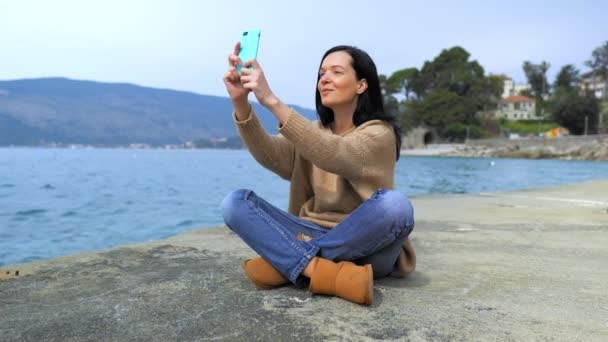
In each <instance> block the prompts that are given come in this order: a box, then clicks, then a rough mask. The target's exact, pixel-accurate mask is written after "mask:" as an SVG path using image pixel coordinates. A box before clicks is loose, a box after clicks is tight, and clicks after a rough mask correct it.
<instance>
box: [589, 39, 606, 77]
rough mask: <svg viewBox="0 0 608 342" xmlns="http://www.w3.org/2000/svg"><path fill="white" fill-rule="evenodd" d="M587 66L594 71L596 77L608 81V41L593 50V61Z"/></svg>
mask: <svg viewBox="0 0 608 342" xmlns="http://www.w3.org/2000/svg"><path fill="white" fill-rule="evenodd" d="M585 64H586V65H587V66H588V67H590V68H591V69H592V71H593V74H594V75H596V76H599V77H601V78H602V79H604V80H606V79H608V41H606V42H605V43H604V45H602V46H600V47H598V48H596V49H595V50H593V52H592V53H591V59H590V60H588V61H587V62H585Z"/></svg>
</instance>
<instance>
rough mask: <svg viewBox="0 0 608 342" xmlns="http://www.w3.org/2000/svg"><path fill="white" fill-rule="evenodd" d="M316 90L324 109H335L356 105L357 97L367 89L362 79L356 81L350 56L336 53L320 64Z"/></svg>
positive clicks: (343, 52)
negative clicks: (345, 105)
mask: <svg viewBox="0 0 608 342" xmlns="http://www.w3.org/2000/svg"><path fill="white" fill-rule="evenodd" d="M317 89H318V90H319V94H320V95H321V103H323V105H324V106H325V107H328V108H335V107H337V106H340V105H344V104H353V103H356V102H355V99H356V98H357V96H358V95H359V94H362V93H363V92H364V91H365V90H366V89H367V82H366V81H365V80H364V79H362V80H357V74H356V72H355V69H353V66H352V57H351V56H350V54H348V52H345V51H336V52H332V53H330V54H329V55H327V56H326V57H325V59H324V60H323V62H322V63H321V69H320V70H319V83H318V84H317Z"/></svg>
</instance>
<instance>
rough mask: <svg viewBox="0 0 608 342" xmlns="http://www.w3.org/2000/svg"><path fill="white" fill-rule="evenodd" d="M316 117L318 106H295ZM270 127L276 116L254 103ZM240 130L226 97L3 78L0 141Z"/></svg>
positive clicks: (216, 135) (193, 137)
mask: <svg viewBox="0 0 608 342" xmlns="http://www.w3.org/2000/svg"><path fill="white" fill-rule="evenodd" d="M292 107H293V108H294V109H296V110H298V111H299V112H300V113H301V114H302V115H304V116H306V117H307V118H309V119H311V120H316V119H317V115H316V112H315V111H313V110H310V109H305V108H301V107H298V106H292ZM254 109H255V110H256V112H257V113H258V116H259V117H260V120H261V122H262V124H263V125H264V127H265V128H266V130H268V132H270V133H272V134H274V133H276V126H277V123H278V122H277V119H276V118H275V117H274V115H272V113H270V112H269V111H267V110H266V109H264V108H263V107H261V106H260V105H258V104H257V103H256V104H254ZM236 136H238V133H237V131H236V128H235V125H234V122H233V120H232V105H231V104H230V100H229V99H228V97H219V96H208V95H200V94H195V93H191V92H183V91H175V90H168V89H156V88H147V87H141V86H137V85H133V84H127V83H101V82H93V81H78V80H71V79H67V78H40V79H23V80H14V81H0V145H47V144H52V143H59V144H87V145H127V144H134V143H140V144H148V145H165V144H183V143H185V142H188V141H197V140H198V141H222V140H225V139H226V138H228V139H229V140H234V137H236Z"/></svg>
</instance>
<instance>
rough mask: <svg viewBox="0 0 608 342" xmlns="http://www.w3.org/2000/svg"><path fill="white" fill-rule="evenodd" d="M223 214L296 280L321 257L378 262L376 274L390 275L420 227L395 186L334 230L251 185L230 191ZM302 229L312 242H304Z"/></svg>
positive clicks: (380, 191) (379, 193)
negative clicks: (277, 202) (282, 206)
mask: <svg viewBox="0 0 608 342" xmlns="http://www.w3.org/2000/svg"><path fill="white" fill-rule="evenodd" d="M222 212H223V215H224V222H225V223H226V225H227V226H228V227H229V228H230V229H231V230H232V231H234V232H235V233H236V234H237V235H238V236H239V237H240V238H241V239H243V241H245V243H246V244H247V245H249V247H251V248H252V249H253V250H255V251H256V252H257V253H258V254H259V255H260V256H262V257H263V258H264V259H265V260H266V261H268V262H269V263H270V264H271V265H273V266H274V267H275V268H276V269H277V270H278V271H279V272H281V273H282V274H283V275H284V276H285V277H286V278H288V279H289V280H290V281H291V282H292V283H294V284H296V283H297V281H298V277H299V276H300V273H302V271H303V270H304V268H306V266H307V265H308V263H309V262H310V261H311V260H312V258H313V257H315V256H320V257H322V258H325V259H329V260H333V261H353V262H355V263H357V264H359V265H365V264H372V268H373V270H374V277H375V278H380V277H384V276H386V275H388V274H389V273H390V272H391V271H393V267H394V265H395V262H396V261H397V257H398V256H399V253H400V250H401V245H402V244H403V242H404V241H405V240H406V239H407V237H408V235H409V234H410V232H411V231H412V229H413V228H414V209H413V208H412V204H411V203H410V201H409V199H408V198H407V197H406V196H405V195H402V194H401V193H399V192H398V191H395V190H390V189H378V190H376V191H375V192H374V193H373V194H372V196H371V197H370V198H369V199H367V200H366V201H364V202H363V203H362V204H361V205H360V206H359V207H357V209H355V210H354V211H353V212H352V213H351V214H350V215H349V216H347V217H346V218H345V219H344V220H343V221H342V222H340V223H339V224H338V225H337V226H336V227H334V228H325V227H322V226H319V225H317V224H315V223H312V222H310V221H306V220H304V219H302V218H300V217H298V216H295V215H292V214H290V213H287V212H285V211H283V210H281V209H278V208H277V207H275V206H273V205H272V204H270V203H268V202H266V201H265V200H264V199H262V198H261V197H259V196H257V195H256V194H255V193H254V192H253V191H252V190H247V189H241V190H236V191H233V192H231V193H230V194H228V196H226V198H224V200H223V201H222ZM300 232H303V233H304V234H307V235H309V236H311V237H312V240H309V241H301V240H298V239H297V235H298V233H300Z"/></svg>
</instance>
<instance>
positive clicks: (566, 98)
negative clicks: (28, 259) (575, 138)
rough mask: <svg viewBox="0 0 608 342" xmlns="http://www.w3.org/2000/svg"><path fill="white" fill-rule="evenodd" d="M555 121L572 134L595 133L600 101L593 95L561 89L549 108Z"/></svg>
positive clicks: (556, 93)
mask: <svg viewBox="0 0 608 342" xmlns="http://www.w3.org/2000/svg"><path fill="white" fill-rule="evenodd" d="M549 108H550V110H551V112H552V115H553V120H555V122H557V123H559V124H560V125H562V126H563V127H566V128H567V129H568V130H569V131H570V133H572V134H583V133H585V122H586V123H587V132H589V133H590V132H595V131H596V125H597V119H598V113H599V101H598V100H597V98H595V96H594V95H593V94H592V93H585V94H583V95H581V94H580V93H579V92H578V91H577V90H576V89H565V88H559V89H558V90H557V91H556V92H555V94H554V96H553V99H552V101H551V102H550V106H549Z"/></svg>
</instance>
